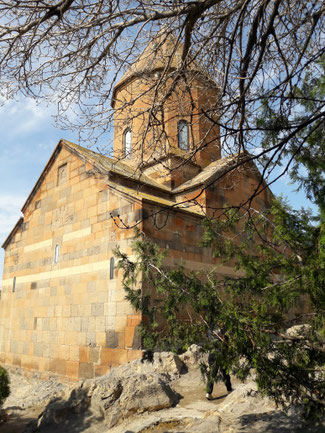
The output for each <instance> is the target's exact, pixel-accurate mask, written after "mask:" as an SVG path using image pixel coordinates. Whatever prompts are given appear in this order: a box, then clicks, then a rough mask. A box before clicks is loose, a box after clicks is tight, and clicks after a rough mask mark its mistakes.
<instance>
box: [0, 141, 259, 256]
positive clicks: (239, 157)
mask: <svg viewBox="0 0 325 433" xmlns="http://www.w3.org/2000/svg"><path fill="white" fill-rule="evenodd" d="M62 146H64V147H65V148H66V149H68V150H69V151H70V152H72V153H74V154H76V155H78V156H79V157H80V158H82V159H84V160H85V162H89V163H90V164H92V165H93V167H94V174H95V173H96V171H97V172H98V173H101V174H103V175H106V176H107V178H108V180H109V175H110V174H115V175H117V176H121V177H124V178H126V179H130V180H133V181H135V182H139V183H140V184H143V185H147V186H150V187H151V188H154V189H156V190H160V191H161V192H164V193H165V198H163V197H160V196H159V195H156V194H155V192H154V190H153V191H152V193H150V192H146V191H143V190H135V189H134V188H130V187H127V186H122V185H118V189H119V191H120V192H122V193H125V194H128V195H130V196H131V197H133V198H134V199H140V200H141V199H143V200H148V201H151V202H153V203H159V204H161V205H163V206H167V207H170V208H175V210H176V209H178V210H184V211H186V212H190V213H194V214H199V213H200V212H198V211H197V210H195V209H190V208H188V206H184V205H181V204H178V203H177V202H176V201H175V198H174V197H175V195H176V194H180V193H183V192H184V191H186V190H191V189H196V188H199V187H203V188H204V187H206V186H209V185H210V184H212V183H213V182H215V181H216V180H218V179H219V178H220V177H221V176H223V175H225V174H227V173H230V172H231V171H233V170H234V169H236V168H237V167H239V166H242V165H244V164H246V163H250V164H251V165H252V168H253V169H255V170H256V171H257V172H258V170H257V168H256V166H255V164H254V163H253V162H252V161H251V156H250V155H249V154H247V153H241V154H236V155H230V156H228V157H226V158H222V159H219V160H217V161H214V162H212V163H211V164H209V165H208V166H207V167H205V168H204V169H203V170H202V171H201V172H200V173H199V174H197V175H196V176H195V177H193V178H192V179H190V180H188V181H187V182H184V183H183V184H181V185H179V186H178V187H177V188H175V189H171V188H169V187H167V186H164V185H162V184H160V183H158V182H156V181H155V180H154V179H152V178H151V177H149V176H147V175H145V174H143V173H142V172H141V171H140V170H139V169H136V168H133V167H131V166H128V165H127V164H126V163H123V162H120V161H116V160H114V159H112V158H109V157H107V156H105V155H102V154H100V153H97V152H94V151H92V150H90V149H86V148H84V147H82V146H78V145H77V144H74V143H72V142H69V141H66V140H60V142H59V143H58V145H57V146H56V148H55V150H54V152H53V154H52V156H51V158H50V159H49V161H48V163H47V164H46V166H45V168H44V170H43V172H42V174H41V175H40V177H39V179H38V180H37V182H36V184H35V186H34V188H33V190H32V191H31V193H30V194H29V196H28V198H27V200H26V202H25V204H24V205H23V207H22V209H21V210H22V212H25V210H26V209H27V207H28V205H29V203H30V202H31V200H32V199H33V197H34V195H35V194H36V192H37V190H38V189H39V187H40V185H41V184H42V182H43V180H44V178H45V176H46V174H47V173H48V171H49V169H50V168H51V166H52V164H53V162H54V160H55V159H56V157H57V155H58V153H59V152H60V150H61V148H62ZM166 193H167V194H166ZM173 196H174V197H173ZM22 221H23V219H22V218H20V219H19V221H18V222H17V224H16V225H15V227H14V228H13V230H12V231H11V233H10V234H9V235H8V237H7V239H6V240H5V241H4V243H3V245H2V247H3V248H6V246H7V245H8V243H9V241H10V239H11V237H12V236H13V235H14V234H15V232H16V231H17V229H18V228H19V227H20V225H21V223H22Z"/></svg>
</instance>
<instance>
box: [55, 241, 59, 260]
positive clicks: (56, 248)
mask: <svg viewBox="0 0 325 433" xmlns="http://www.w3.org/2000/svg"><path fill="white" fill-rule="evenodd" d="M58 261H59V245H58V244H56V245H55V252H54V263H57V262H58Z"/></svg>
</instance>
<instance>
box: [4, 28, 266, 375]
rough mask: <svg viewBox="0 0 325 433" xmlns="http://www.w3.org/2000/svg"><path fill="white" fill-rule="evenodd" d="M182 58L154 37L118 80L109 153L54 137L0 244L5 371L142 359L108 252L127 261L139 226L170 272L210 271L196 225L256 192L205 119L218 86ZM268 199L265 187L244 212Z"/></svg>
mask: <svg viewBox="0 0 325 433" xmlns="http://www.w3.org/2000/svg"><path fill="white" fill-rule="evenodd" d="M175 47H176V48H175ZM182 51H183V47H182V45H181V44H178V45H177V44H176V45H175V41H174V40H173V38H171V37H168V38H165V39H164V38H163V37H161V36H160V37H158V38H156V39H155V40H153V41H152V42H151V43H150V44H149V45H148V46H147V47H146V48H145V50H144V51H143V53H142V54H141V55H140V57H139V58H138V60H137V61H136V62H135V63H134V64H133V65H131V66H130V69H129V70H128V71H127V72H126V74H125V75H124V76H123V77H122V78H121V79H120V81H119V82H118V83H117V84H116V85H115V88H114V91H113V99H112V107H113V108H114V110H115V111H114V112H115V118H114V149H113V151H114V155H113V157H112V158H108V157H107V156H104V155H101V154H100V153H95V152H93V151H92V150H89V149H86V148H83V147H81V146H78V145H76V144H73V143H70V142H68V141H65V140H61V141H60V142H59V143H58V145H57V146H56V148H55V150H54V152H53V154H52V156H51V157H50V159H49V161H48V163H47V164H46V166H45V168H44V170H43V172H42V173H41V175H40V177H39V179H38V180H37V182H36V184H35V186H34V188H33V190H32V191H31V193H30V195H29V196H28V197H27V200H26V202H25V204H24V206H23V208H22V215H23V216H22V217H21V218H20V219H19V221H18V222H17V224H16V225H15V227H14V228H13V230H12V231H11V233H10V234H9V235H8V237H7V239H6V240H5V242H4V244H3V248H4V249H5V264H4V275H3V282H2V294H1V300H0V362H1V363H2V364H4V365H5V366H13V367H17V368H21V369H23V370H24V371H25V372H26V371H30V372H38V373H39V374H40V376H41V377H47V376H48V375H51V374H55V375H57V376H59V377H62V378H69V379H72V380H78V379H79V378H91V377H95V376H97V375H102V374H105V373H107V372H108V371H109V369H110V368H111V366H115V365H119V364H123V363H127V362H128V361H131V360H133V359H136V358H139V357H141V354H142V351H141V341H140V339H139V336H138V332H137V326H138V325H139V323H140V322H141V315H140V314H139V313H137V312H136V311H134V310H133V309H132V307H131V306H130V305H129V303H128V302H127V301H126V300H125V299H124V296H125V294H124V291H123V288H122V283H121V279H122V278H121V277H122V275H121V271H118V270H117V269H116V266H115V265H116V263H114V260H115V259H114V255H113V250H114V248H115V247H116V246H117V245H118V246H119V247H120V249H121V250H122V251H124V252H126V253H127V254H130V255H131V254H132V248H131V245H132V239H133V237H134V227H135V226H137V227H139V228H140V230H141V231H143V232H144V233H145V234H146V235H147V236H148V237H149V238H151V239H152V240H153V241H155V242H157V243H158V244H159V246H161V247H162V248H167V249H168V250H169V255H168V259H167V260H168V261H169V264H170V265H172V264H173V262H174V261H178V260H182V261H183V262H184V263H185V265H186V266H187V267H188V268H189V269H191V270H195V269H211V267H212V266H214V265H216V264H217V260H216V259H213V258H212V254H211V252H210V251H209V250H208V249H201V248H199V247H198V245H199V241H200V238H201V236H202V228H201V221H202V219H203V218H204V217H205V216H206V215H208V216H213V215H216V214H217V213H218V212H220V211H221V209H222V208H223V207H224V206H225V205H226V204H228V205H229V204H230V205H239V204H241V203H243V202H245V200H246V198H248V197H249V196H250V195H251V194H252V192H253V191H255V190H256V189H258V188H260V174H259V172H258V171H257V169H256V167H255V166H254V165H253V164H252V163H250V162H247V163H245V164H241V165H240V168H238V165H239V163H240V162H242V161H243V159H244V160H245V158H246V159H247V155H246V154H243V155H235V156H227V157H223V158H222V157H221V150H220V138H219V136H220V133H219V127H218V125H217V123H216V122H214V121H213V118H212V117H211V116H212V115H211V116H209V115H207V113H208V112H209V109H210V107H211V106H212V105H213V106H215V105H216V101H217V100H218V98H219V89H218V86H217V85H216V83H215V82H214V81H213V80H212V79H211V78H210V77H209V76H208V74H207V73H206V72H205V71H204V70H203V69H202V67H201V66H200V65H198V64H196V63H195V62H191V63H189V64H188V66H187V69H186V73H184V71H183V73H178V71H179V65H180V62H181V61H182V60H181V59H182ZM157 82H159V86H158V89H159V90H158V91H157V87H156V86H155V85H154V84H156V83H157ZM159 92H161V94H159ZM162 98H164V100H165V103H164V104H163V108H162V105H161V104H160V101H161V100H162ZM271 198H272V194H271V192H270V191H269V190H268V189H264V190H263V191H261V193H260V194H259V195H257V197H256V198H255V199H254V201H253V206H254V207H255V208H257V209H264V208H266V207H268V206H269V203H270V200H271ZM218 272H220V273H221V274H224V275H229V274H232V273H233V269H232V268H231V266H219V267H218Z"/></svg>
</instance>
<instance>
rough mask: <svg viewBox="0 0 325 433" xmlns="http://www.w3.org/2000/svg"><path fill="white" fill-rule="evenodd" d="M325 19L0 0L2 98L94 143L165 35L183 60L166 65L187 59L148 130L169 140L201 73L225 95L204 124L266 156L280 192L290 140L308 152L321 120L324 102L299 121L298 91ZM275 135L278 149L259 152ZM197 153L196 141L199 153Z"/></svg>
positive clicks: (308, 7)
mask: <svg viewBox="0 0 325 433" xmlns="http://www.w3.org/2000/svg"><path fill="white" fill-rule="evenodd" d="M324 12H325V6H324V3H323V2H322V1H317V0H313V1H305V0H196V1H191V0H159V1H156V0H134V1H129V0H111V1H103V0H96V1H94V0H58V1H52V0H38V1H35V0H7V1H6V0H1V1H0V83H1V87H0V88H1V94H2V96H4V97H9V98H10V97H13V96H14V95H16V94H17V93H18V92H22V93H23V94H25V95H28V96H32V97H33V98H36V99H40V98H45V99H47V100H48V101H49V102H50V103H53V102H55V103H56V104H57V107H58V121H59V122H60V123H61V124H63V125H65V126H68V127H70V128H74V129H75V130H77V131H78V132H79V133H80V135H81V138H83V139H84V140H87V143H88V144H89V143H93V145H95V143H96V140H97V139H98V137H99V136H100V135H101V134H103V133H107V132H108V131H109V130H110V128H111V126H112V118H113V109H112V107H111V100H112V97H113V98H114V93H113V90H114V85H115V84H116V82H117V80H118V79H119V78H120V76H121V74H122V73H124V72H125V71H126V70H128V68H129V67H130V66H131V65H132V64H133V63H134V61H135V60H136V58H137V57H138V56H139V54H140V53H141V52H142V51H143V49H144V47H146V46H147V44H148V43H149V42H150V41H152V40H153V39H154V38H155V36H156V35H157V34H159V35H160V43H163V42H164V40H166V39H167V38H168V37H172V38H173V41H174V43H175V50H174V51H173V50H172V51H171V53H172V54H171V55H170V56H171V57H170V58H169V59H165V60H166V65H167V66H168V62H170V63H171V62H172V61H173V60H172V55H174V54H175V52H176V51H177V47H178V46H179V43H181V44H182V45H181V47H182V52H181V56H180V57H181V58H180V61H178V63H177V65H176V67H174V68H173V70H172V73H171V71H170V68H168V67H165V68H163V69H162V71H161V73H160V75H159V77H158V79H157V80H156V81H155V82H153V84H152V88H151V89H150V91H151V92H153V94H154V95H155V97H154V98H153V99H152V104H151V107H146V108H145V110H146V111H147V112H148V113H149V116H147V117H146V121H147V122H148V127H151V128H152V127H154V125H159V128H157V131H158V132H157V134H158V135H159V137H158V136H156V137H155V138H156V142H157V141H159V140H160V141H161V138H162V136H163V135H166V137H167V136H168V134H167V133H166V131H164V128H163V125H164V120H165V119H164V114H163V107H164V104H165V103H166V101H167V100H168V97H169V95H170V93H171V92H173V91H174V90H175V88H176V87H177V85H178V84H179V83H180V82H181V81H182V80H183V81H184V83H185V84H183V86H185V87H186V86H187V84H186V71H188V70H189V69H191V68H192V69H195V68H193V67H192V66H191V65H194V64H195V65H200V67H201V69H202V71H203V70H204V71H206V74H207V78H206V80H207V81H209V80H210V81H211V82H212V81H213V82H214V83H216V85H217V87H218V97H217V98H215V100H214V102H213V103H210V104H209V107H208V108H206V107H205V108H202V107H195V110H196V115H197V116H200V117H202V116H203V117H205V118H206V119H208V120H209V121H210V122H211V123H212V124H214V125H218V126H219V127H220V128H221V129H220V135H221V140H222V143H223V151H224V152H230V153H232V152H238V151H247V152H250V153H251V154H252V155H253V158H255V159H259V161H262V160H263V157H266V158H265V159H264V172H263V175H264V178H265V179H266V180H269V182H271V181H272V180H271V178H268V176H270V173H271V171H272V163H275V162H277V161H278V160H279V159H281V157H282V155H284V154H285V152H286V150H287V146H288V144H289V143H290V140H292V138H295V137H298V136H299V140H300V141H299V146H301V148H303V146H305V145H306V142H307V139H308V136H307V135H308V134H307V135H306V136H304V135H303V134H301V132H302V131H303V130H306V128H307V130H308V131H309V133H310V131H311V130H314V129H317V128H319V127H321V126H322V125H323V122H324V101H322V100H317V98H315V101H314V108H313V110H311V112H310V113H309V115H308V117H304V118H303V119H301V121H297V120H296V116H295V114H296V113H297V112H299V107H300V106H301V105H300V104H301V94H299V93H298V92H297V91H296V89H297V85H298V84H299V83H300V82H302V81H303V80H304V78H305V77H306V74H308V73H310V71H313V73H315V71H317V67H318V64H319V63H318V62H319V60H320V58H321V56H322V55H323V54H324ZM156 49H157V50H159V47H158V48H156ZM174 66H175V65H174ZM316 73H317V72H316ZM184 77H185V78H184ZM187 79H188V78H187ZM144 96H145V95H142V97H144ZM138 97H139V96H138ZM266 102H267V103H268V107H269V110H270V109H272V110H274V112H275V113H277V119H278V120H279V119H283V122H282V123H281V124H280V125H279V124H276V122H269V124H268V123H267V122H261V121H259V120H260V118H261V116H263V114H262V113H263V107H264V109H265V105H266ZM132 104H133V101H128V102H127V104H126V105H132ZM192 104H195V101H194V102H193V101H192ZM120 108H121V107H120ZM122 108H123V109H124V110H125V105H124V106H123V107H122ZM192 108H193V107H192ZM71 111H75V116H71ZM137 115H139V116H140V114H139V113H137ZM71 119H72V120H71ZM293 119H295V120H293ZM147 130H148V128H147V129H146V128H144V129H143V131H147ZM266 131H267V132H269V133H271V134H272V133H274V134H275V135H276V139H275V140H274V141H273V142H272V140H271V141H268V145H266V146H265V147H264V148H261V135H262V134H264V133H265V132H266ZM144 134H146V132H144ZM142 139H143V137H142ZM140 141H141V140H140V139H139V143H140ZM154 141H155V140H154ZM204 145H206V143H205V144H204ZM200 146H203V144H202V143H200V142H196V143H195V146H194V147H193V149H192V152H193V154H195V153H196V152H197V151H198V149H199V148H200ZM289 162H290V161H289ZM286 168H287V167H286V166H285V167H284V169H283V172H285V171H286ZM273 179H274V175H273Z"/></svg>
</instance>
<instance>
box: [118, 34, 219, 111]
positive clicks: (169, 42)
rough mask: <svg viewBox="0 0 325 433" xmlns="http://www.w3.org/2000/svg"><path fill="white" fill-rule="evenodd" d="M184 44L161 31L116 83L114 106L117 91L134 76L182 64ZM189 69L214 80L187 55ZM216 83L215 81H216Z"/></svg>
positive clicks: (170, 68) (177, 66)
mask: <svg viewBox="0 0 325 433" xmlns="http://www.w3.org/2000/svg"><path fill="white" fill-rule="evenodd" d="M183 50H184V45H183V43H182V42H181V41H180V40H179V39H177V38H176V37H175V36H174V35H173V34H171V33H167V34H166V33H164V32H160V33H158V35H157V36H156V37H154V38H153V39H152V40H151V41H150V42H149V44H148V45H147V46H146V48H145V49H144V50H143V52H142V53H141V54H140V55H139V57H138V58H137V60H136V61H135V62H134V63H132V65H131V66H130V68H129V69H128V70H127V71H126V72H125V74H124V75H123V76H122V78H121V79H120V80H119V81H118V82H117V83H116V84H115V87H114V91H113V97H112V106H113V107H114V102H115V96H116V91H117V90H118V89H119V88H120V87H121V86H123V85H124V84H126V83H128V82H130V81H131V80H132V79H133V78H139V77H146V76H149V75H150V74H151V73H152V72H154V71H159V70H160V71H163V70H165V69H166V70H168V71H173V70H177V69H179V68H180V67H181V65H182V55H183ZM187 59H188V62H187V65H186V70H187V71H193V72H194V71H195V72H198V73H199V74H200V75H203V76H204V77H205V79H206V80H208V81H210V82H213V83H214V81H213V80H212V78H211V77H210V76H209V75H208V73H207V72H206V71H205V70H204V69H203V68H202V67H201V65H200V64H199V63H197V62H196V61H195V60H193V59H191V57H190V56H187ZM214 84H215V83H214Z"/></svg>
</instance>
